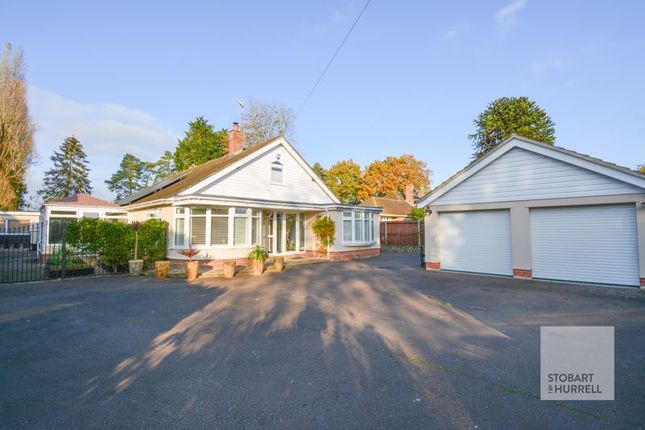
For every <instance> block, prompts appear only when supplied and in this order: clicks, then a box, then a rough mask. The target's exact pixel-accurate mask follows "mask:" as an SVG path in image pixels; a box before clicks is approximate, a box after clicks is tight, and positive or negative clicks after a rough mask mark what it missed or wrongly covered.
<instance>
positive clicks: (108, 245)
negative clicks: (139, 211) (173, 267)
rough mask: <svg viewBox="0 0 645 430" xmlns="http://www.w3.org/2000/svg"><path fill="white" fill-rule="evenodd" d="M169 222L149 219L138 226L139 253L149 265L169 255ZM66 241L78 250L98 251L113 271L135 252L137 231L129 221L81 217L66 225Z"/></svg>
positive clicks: (81, 251) (80, 251) (95, 252)
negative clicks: (167, 236)
mask: <svg viewBox="0 0 645 430" xmlns="http://www.w3.org/2000/svg"><path fill="white" fill-rule="evenodd" d="M167 230H168V223H167V222H166V221H162V220H158V219H149V220H147V221H146V222H144V223H142V224H141V227H140V230H139V253H140V255H141V258H142V259H143V260H144V261H145V262H146V265H147V266H151V265H152V264H154V262H155V261H157V260H163V259H165V258H166V235H167ZM65 235H66V236H65V237H66V242H67V244H68V245H69V246H70V247H73V248H74V249H75V250H76V251H77V252H79V253H85V254H97V255H98V256H99V257H100V260H101V262H103V263H106V264H109V265H111V266H112V267H113V269H114V271H116V270H117V267H118V266H125V265H127V263H128V260H129V259H131V258H132V257H133V256H134V243H135V232H134V229H133V227H132V225H130V224H123V223H120V222H118V221H105V220H98V219H81V220H78V221H74V222H72V223H70V224H69V225H68V226H67V229H66V231H65Z"/></svg>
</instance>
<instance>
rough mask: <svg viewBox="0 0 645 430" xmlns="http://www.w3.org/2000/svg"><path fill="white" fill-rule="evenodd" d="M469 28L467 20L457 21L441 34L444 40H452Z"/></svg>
mask: <svg viewBox="0 0 645 430" xmlns="http://www.w3.org/2000/svg"><path fill="white" fill-rule="evenodd" d="M469 28H470V26H469V25H468V22H466V21H457V22H455V23H454V25H453V26H452V27H450V29H448V31H446V32H445V33H443V35H442V36H443V38H444V39H445V40H454V39H456V38H458V37H459V36H462V35H463V34H464V33H466V32H467V31H468V29H469Z"/></svg>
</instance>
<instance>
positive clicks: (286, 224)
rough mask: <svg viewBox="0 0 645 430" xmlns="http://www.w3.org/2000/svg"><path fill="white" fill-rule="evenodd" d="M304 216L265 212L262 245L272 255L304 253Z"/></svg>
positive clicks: (263, 215)
mask: <svg viewBox="0 0 645 430" xmlns="http://www.w3.org/2000/svg"><path fill="white" fill-rule="evenodd" d="M304 219H305V218H304V214H302V213H301V214H298V213H291V212H280V211H264V213H263V214H262V235H263V239H262V245H263V246H264V248H265V249H266V250H267V251H269V253H270V254H285V253H294V252H298V251H304V243H305V237H304V236H305V229H304Z"/></svg>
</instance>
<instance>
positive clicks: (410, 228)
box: [381, 221, 424, 246]
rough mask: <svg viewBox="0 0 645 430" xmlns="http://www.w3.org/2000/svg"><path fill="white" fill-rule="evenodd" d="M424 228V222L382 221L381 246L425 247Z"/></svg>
mask: <svg viewBox="0 0 645 430" xmlns="http://www.w3.org/2000/svg"><path fill="white" fill-rule="evenodd" d="M423 226H424V223H423V221H419V222H417V221H381V244H382V245H386V246H418V245H419V244H420V245H421V246H423V238H424V236H423V233H424V231H423V229H424V228H423ZM419 233H420V234H419Z"/></svg>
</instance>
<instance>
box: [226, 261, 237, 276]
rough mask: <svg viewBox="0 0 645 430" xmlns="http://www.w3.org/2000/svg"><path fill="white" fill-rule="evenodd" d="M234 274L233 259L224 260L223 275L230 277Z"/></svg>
mask: <svg viewBox="0 0 645 430" xmlns="http://www.w3.org/2000/svg"><path fill="white" fill-rule="evenodd" d="M233 276H235V260H233V261H225V262H224V277H225V278H227V279H231V278H232V277H233Z"/></svg>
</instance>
